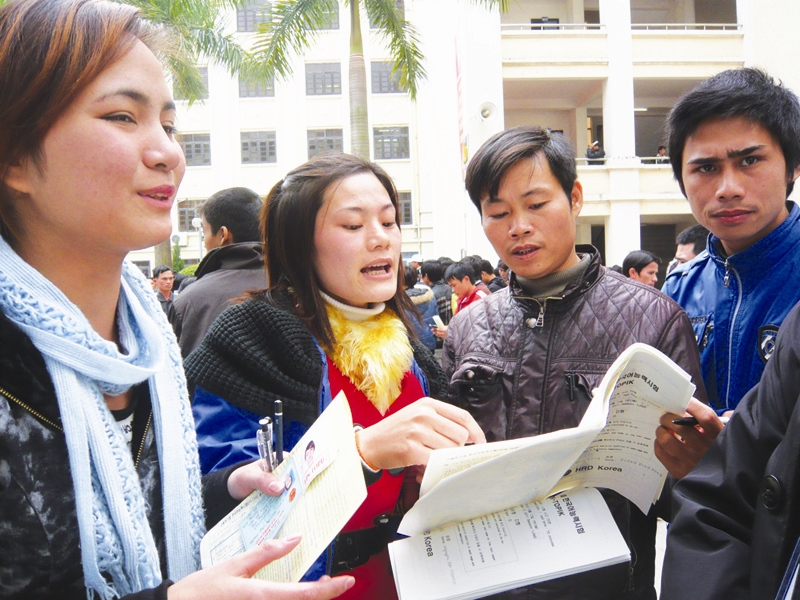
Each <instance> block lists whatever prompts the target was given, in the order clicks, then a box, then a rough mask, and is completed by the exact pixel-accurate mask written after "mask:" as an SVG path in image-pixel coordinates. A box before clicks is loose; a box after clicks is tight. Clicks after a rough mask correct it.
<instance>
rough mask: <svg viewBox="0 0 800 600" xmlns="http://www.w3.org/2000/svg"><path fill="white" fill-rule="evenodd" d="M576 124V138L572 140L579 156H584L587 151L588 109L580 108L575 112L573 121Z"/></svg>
mask: <svg viewBox="0 0 800 600" xmlns="http://www.w3.org/2000/svg"><path fill="white" fill-rule="evenodd" d="M572 122H573V123H574V124H575V137H574V138H573V140H572V143H573V145H574V146H575V149H576V150H577V152H578V154H577V155H578V156H583V153H584V152H585V151H586V144H587V142H586V138H587V137H588V136H587V134H586V107H585V106H578V107H576V108H575V110H574V111H573V121H572Z"/></svg>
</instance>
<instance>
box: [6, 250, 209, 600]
mask: <svg viewBox="0 0 800 600" xmlns="http://www.w3.org/2000/svg"><path fill="white" fill-rule="evenodd" d="M0 309H1V310H2V311H3V313H4V314H5V315H6V316H7V317H8V318H9V319H11V320H12V321H13V322H14V323H16V325H17V326H19V327H20V328H21V329H22V330H23V331H24V332H25V333H26V334H27V335H28V336H29V337H30V339H31V340H32V341H33V343H34V345H35V346H36V348H37V349H38V350H39V351H40V352H41V353H42V355H43V356H44V360H45V364H46V366H47V370H48V372H49V373H50V376H51V378H52V380H53V384H54V386H55V390H56V395H57V397H58V406H59V411H60V413H61V421H62V424H63V427H64V435H65V437H66V443H67V450H68V452H69V462H70V470H71V474H72V482H73V486H74V488H75V503H76V508H77V514H78V525H79V528H80V541H81V558H82V562H83V573H84V579H85V584H86V591H87V596H88V597H92V595H93V593H96V594H97V595H98V596H99V597H100V598H102V599H104V600H106V599H111V598H114V597H116V596H123V595H125V594H130V593H133V592H137V591H141V590H143V589H148V588H152V587H156V586H157V585H158V584H159V583H161V569H160V566H159V557H158V552H157V550H156V545H155V541H154V540H153V534H152V532H151V531H150V526H149V524H148V521H147V513H146V506H145V499H144V496H143V494H142V488H141V484H140V482H139V478H138V476H137V475H136V471H135V469H134V465H133V459H132V457H131V452H130V449H129V448H128V445H127V443H126V441H125V439H124V437H123V434H122V431H121V429H120V428H119V426H118V425H117V424H116V422H115V421H114V417H113V416H112V414H111V412H110V411H109V410H108V407H107V406H106V402H105V399H104V397H103V394H109V395H117V394H121V393H122V392H124V391H125V390H127V389H128V388H130V387H131V386H132V385H135V384H138V383H141V382H143V381H145V380H147V381H148V383H149V386H150V396H151V403H152V410H153V425H154V428H153V429H154V434H155V437H156V444H157V448H158V455H159V466H160V472H161V489H162V494H163V512H164V526H165V528H164V530H165V537H166V546H167V566H168V572H169V577H170V579H173V580H175V581H177V580H179V579H181V578H183V577H185V576H186V575H189V574H190V573H192V572H194V571H195V570H196V569H197V568H198V566H199V544H200V539H201V538H202V536H203V533H204V524H203V507H202V497H201V489H200V469H199V464H198V458H197V441H196V438H195V432H194V422H193V420H192V413H191V408H190V406H189V401H188V398H187V393H186V381H185V378H184V375H183V367H182V365H181V356H180V351H179V349H178V345H177V343H176V342H175V336H174V335H173V333H172V329H171V328H170V326H169V323H168V322H167V319H166V316H165V315H164V312H163V311H162V310H161V307H160V306H159V303H158V301H157V300H156V296H155V294H154V293H153V291H152V289H151V287H150V283H149V282H148V281H147V280H146V279H145V278H144V276H143V275H142V274H141V272H140V271H139V269H137V268H136V267H135V266H134V265H132V264H130V263H127V262H126V263H124V264H123V268H122V280H121V283H120V298H119V304H118V308H117V327H118V329H119V334H120V343H121V346H122V347H123V348H124V353H122V352H120V351H119V349H118V348H117V346H116V344H114V343H112V342H109V341H107V340H104V339H102V338H101V337H100V336H99V335H98V334H97V333H96V332H95V331H94V329H92V326H91V325H90V324H89V321H88V320H87V319H86V317H85V316H84V315H83V313H82V312H81V311H80V309H78V307H77V306H75V305H74V304H73V303H72V302H70V301H69V300H68V299H67V297H66V296H65V295H64V294H63V293H62V292H61V291H60V290H59V289H58V288H57V287H55V286H54V285H53V284H52V283H51V282H50V281H48V280H47V279H46V278H45V277H43V276H42V275H41V274H40V273H39V272H38V271H36V270H35V269H34V268H33V267H31V266H30V265H28V264H27V263H26V262H24V261H23V260H22V259H21V258H20V257H19V256H18V255H17V254H16V253H15V252H14V250H12V249H11V247H10V246H9V245H8V244H7V243H6V242H5V241H4V240H2V238H0Z"/></svg>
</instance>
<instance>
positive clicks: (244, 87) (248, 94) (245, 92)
mask: <svg viewBox="0 0 800 600" xmlns="http://www.w3.org/2000/svg"><path fill="white" fill-rule="evenodd" d="M273 96H275V80H274V79H270V80H269V81H266V82H264V81H244V80H242V79H239V98H272V97H273Z"/></svg>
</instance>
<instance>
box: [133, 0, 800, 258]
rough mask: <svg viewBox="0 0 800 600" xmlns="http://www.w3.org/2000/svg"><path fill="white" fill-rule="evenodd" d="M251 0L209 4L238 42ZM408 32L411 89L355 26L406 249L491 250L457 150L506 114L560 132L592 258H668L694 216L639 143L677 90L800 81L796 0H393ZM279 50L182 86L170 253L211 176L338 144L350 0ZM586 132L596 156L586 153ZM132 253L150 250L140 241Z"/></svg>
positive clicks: (375, 151)
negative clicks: (744, 72)
mask: <svg viewBox="0 0 800 600" xmlns="http://www.w3.org/2000/svg"><path fill="white" fill-rule="evenodd" d="M259 4H263V1H262V0H256V2H255V4H254V5H253V6H250V7H248V8H243V9H240V10H238V11H237V12H236V13H231V14H230V15H227V17H225V18H223V19H222V20H221V26H222V27H225V29H226V30H227V31H229V32H234V31H235V32H237V33H236V35H237V36H239V37H240V38H241V40H242V42H243V44H244V45H248V44H250V43H251V42H252V39H253V36H254V33H252V31H254V30H255V28H256V27H257V23H258V19H259V18H260V16H259V14H260V9H258V8H257V6H258V5H259ZM398 5H400V6H402V7H403V10H404V11H405V16H406V18H407V19H408V20H409V21H411V22H412V23H414V25H415V26H416V27H417V29H418V30H419V32H420V36H421V46H422V51H423V54H424V55H425V68H426V70H427V79H426V81H425V82H423V83H422V85H421V87H420V91H419V94H418V98H417V101H416V102H411V101H410V100H409V98H408V96H407V95H406V94H404V93H402V92H400V91H399V89H398V88H397V85H396V82H395V81H394V80H393V79H392V77H391V74H390V71H391V64H389V63H387V62H386V61H387V60H388V59H389V54H388V52H387V50H386V48H385V46H384V45H383V43H382V40H381V37H380V35H379V33H378V32H377V31H375V30H370V31H369V33H368V34H367V29H368V27H369V21H368V20H367V19H366V18H364V19H362V26H363V27H364V34H365V35H364V42H365V44H364V55H365V61H366V65H367V73H368V76H367V81H368V92H369V120H370V123H369V127H370V132H371V135H370V138H371V140H370V143H371V148H372V158H373V160H375V161H376V162H378V163H379V164H380V165H382V166H383V167H384V168H385V169H386V170H387V171H388V172H389V174H390V175H391V176H392V177H393V178H394V180H395V183H396V186H397V189H398V190H399V191H400V196H401V203H402V204H401V216H402V222H403V252H404V254H405V255H410V254H413V253H416V252H420V253H422V254H423V256H425V257H438V256H441V255H447V256H451V257H453V258H459V257H461V256H464V255H466V254H481V255H483V256H485V257H487V258H492V257H494V256H495V255H494V252H493V250H492V249H491V247H490V246H489V244H488V242H487V241H486V240H485V238H484V236H483V234H482V231H481V229H480V222H479V218H478V214H477V211H476V210H475V208H474V207H473V205H472V204H471V203H470V202H469V199H468V198H467V196H466V193H465V192H464V186H463V173H464V169H465V164H466V163H465V161H467V160H468V159H469V157H470V156H471V155H472V154H474V152H475V151H476V150H477V148H478V147H479V146H480V145H481V144H482V143H483V141H484V140H486V139H487V138H488V137H489V136H490V135H492V134H493V133H495V132H497V131H500V130H502V129H503V128H504V127H511V126H515V125H521V124H537V125H542V126H544V127H548V128H550V129H552V130H560V131H562V132H563V133H564V135H566V136H568V137H569V139H570V140H572V142H573V144H574V145H575V147H576V156H577V157H578V159H579V161H578V162H579V167H578V174H579V178H580V180H581V181H582V183H583V188H584V192H585V196H586V202H585V204H584V208H583V213H582V215H581V217H580V218H579V222H578V240H579V242H581V243H590V242H591V243H593V244H595V245H596V246H597V247H599V248H600V250H601V251H602V253H603V256H604V257H605V260H606V264H609V265H611V264H615V263H617V264H619V263H621V262H622V259H623V258H624V256H625V255H626V254H627V253H628V252H629V251H631V250H635V249H638V248H640V247H642V248H645V249H648V250H652V251H654V252H656V254H658V255H659V256H661V257H662V258H663V259H664V262H665V263H666V262H667V261H668V260H669V259H671V258H672V256H673V252H674V249H675V246H674V239H675V235H676V234H677V233H678V232H679V231H680V230H681V229H683V228H684V227H686V226H688V225H691V224H692V223H694V220H693V218H692V215H691V212H690V210H689V206H688V204H687V202H686V200H685V199H684V198H683V196H682V195H681V193H680V190H679V189H678V186H677V184H676V183H675V181H674V179H673V177H672V171H671V168H670V166H669V165H667V164H656V161H655V160H654V158H653V157H654V155H655V154H656V149H657V147H658V145H659V144H661V143H662V142H663V125H664V120H665V116H666V114H667V112H668V111H669V109H670V107H671V106H672V105H673V103H674V102H675V100H676V99H677V98H678V97H679V96H680V95H681V94H682V93H684V92H685V91H687V90H689V89H691V88H692V87H693V86H694V85H696V84H697V83H698V82H699V81H701V80H703V79H705V78H707V77H710V76H712V75H714V74H715V73H718V72H719V71H722V70H724V69H729V68H737V67H742V66H758V67H762V68H765V69H766V70H767V71H769V72H770V73H771V74H772V75H774V76H776V77H779V78H780V79H782V80H783V81H784V83H785V84H786V85H787V86H788V87H790V88H792V89H794V90H795V91H798V92H800V70H798V69H797V68H796V65H795V61H796V58H795V57H797V56H800V35H798V34H797V30H798V28H800V2H797V0H769V2H765V1H763V0H761V1H759V0H511V7H510V10H509V11H508V12H507V13H505V14H502V15H501V14H499V13H498V12H497V11H494V12H490V11H487V10H486V9H484V8H482V7H479V6H476V5H475V4H474V3H471V2H469V1H468V0H405V2H398ZM339 13H340V14H339V15H333V16H332V19H331V28H330V29H328V30H326V31H321V32H319V35H318V38H317V41H316V43H314V44H313V46H312V47H311V49H310V50H309V51H308V52H307V53H306V54H305V55H303V56H295V57H294V60H293V72H294V75H293V77H292V78H290V79H289V80H287V81H276V82H274V84H273V85H269V86H264V85H262V86H249V85H245V84H242V83H240V82H239V81H237V79H236V78H233V77H231V76H230V75H229V74H228V73H227V72H226V71H225V70H224V69H221V68H219V67H217V66H215V65H213V64H211V65H209V66H208V67H207V70H204V72H205V73H207V76H208V90H209V96H208V98H207V99H205V100H204V101H203V102H200V103H195V104H194V105H193V106H191V107H189V106H187V105H186V103H185V102H180V101H179V128H180V130H181V132H182V133H181V136H180V139H181V143H182V145H183V146H184V150H185V153H186V159H187V165H188V167H187V172H186V177H185V179H184V182H183V184H182V186H181V188H180V191H179V200H178V203H177V205H176V207H175V213H174V222H175V230H174V231H175V233H174V235H173V240H174V242H175V243H177V244H178V245H180V246H181V256H182V257H183V258H184V259H185V260H187V262H189V263H191V262H195V261H196V260H197V259H198V258H199V257H200V255H201V253H202V250H201V241H200V237H199V233H198V232H197V230H196V229H195V228H194V227H193V226H192V218H193V217H194V216H195V214H194V209H195V206H196V204H197V203H198V202H201V201H202V200H204V199H205V198H207V197H208V196H209V195H211V194H212V193H213V192H215V191H217V190H219V189H222V188H226V187H231V186H246V187H250V188H252V189H254V190H256V191H257V192H258V193H260V194H263V195H265V194H266V193H267V192H268V191H269V189H270V188H271V187H272V185H274V184H275V183H276V182H277V181H279V180H280V179H281V178H282V176H283V175H284V174H285V173H286V172H287V171H289V170H290V169H292V168H294V167H295V166H297V165H299V164H301V163H303V162H305V161H306V160H307V159H308V158H309V156H312V155H313V154H314V153H316V152H320V151H324V150H327V149H336V150H344V151H347V150H348V149H349V147H350V133H349V107H348V93H347V90H348V61H349V33H350V32H349V8H348V7H345V6H344V5H341V6H340V10H339ZM595 139H598V140H600V142H601V144H602V146H603V147H604V149H605V152H606V160H605V162H604V163H602V164H586V161H585V160H584V159H583V156H584V152H585V150H586V147H587V144H588V143H590V142H591V141H592V140H595ZM130 258H131V259H133V260H135V261H137V262H139V264H140V265H141V266H142V267H143V268H145V267H152V266H154V265H153V264H152V261H153V252H152V250H145V251H141V252H135V253H132V255H131V257H130Z"/></svg>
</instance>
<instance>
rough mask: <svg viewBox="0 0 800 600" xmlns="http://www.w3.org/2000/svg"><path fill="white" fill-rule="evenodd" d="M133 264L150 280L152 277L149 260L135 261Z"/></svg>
mask: <svg viewBox="0 0 800 600" xmlns="http://www.w3.org/2000/svg"><path fill="white" fill-rule="evenodd" d="M133 264H135V265H136V266H137V267H139V270H140V271H141V272H142V274H143V275H144V276H145V277H147V278H148V279H150V278H151V277H152V275H151V274H150V261H149V260H134V261H133Z"/></svg>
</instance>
